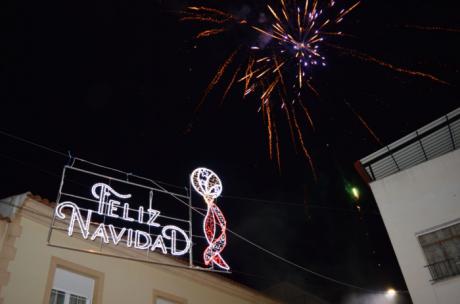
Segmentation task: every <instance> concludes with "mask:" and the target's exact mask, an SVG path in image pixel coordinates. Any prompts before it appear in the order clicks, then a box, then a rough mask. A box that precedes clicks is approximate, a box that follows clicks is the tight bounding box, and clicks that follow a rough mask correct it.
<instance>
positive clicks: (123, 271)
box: [0, 195, 279, 304]
mask: <svg viewBox="0 0 460 304" xmlns="http://www.w3.org/2000/svg"><path fill="white" fill-rule="evenodd" d="M22 200H24V201H22ZM18 201H19V203H18ZM2 203H4V204H6V205H13V206H14V205H17V206H21V207H20V208H17V209H18V210H17V212H15V214H14V215H11V216H8V217H4V218H2V219H1V220H0V303H5V304H25V303H43V304H90V303H91V304H104V303H107V304H108V303H110V304H115V303H120V304H121V303H123V304H126V303H133V304H138V303H139V304H140V303H150V304H184V303H187V304H194V303H196V304H206V303H209V304H215V303H218V304H235V303H242V304H250V303H267V304H272V303H273V304H275V303H279V302H277V301H275V300H273V299H271V298H268V297H266V296H264V295H262V294H261V293H258V292H256V291H254V290H251V289H250V288H247V287H245V286H242V285H240V284H237V283H235V282H233V281H230V280H227V279H225V278H223V277H222V276H218V275H215V274H212V273H208V272H203V271H194V270H189V269H184V268H180V267H177V268H176V267H171V266H168V267H166V266H159V265H155V264H150V263H142V262H139V261H134V260H129V259H117V258H113V257H107V256H103V255H97V254H90V253H86V252H79V251H78V250H68V249H63V248H59V247H56V246H49V245H48V244H47V235H48V233H49V226H50V221H51V219H52V215H53V208H52V205H51V204H49V203H47V201H43V200H41V199H37V198H35V197H32V196H30V195H21V196H16V197H12V198H10V199H9V200H3V201H2ZM54 233H55V235H54V237H56V238H57V239H58V241H59V243H61V244H63V245H68V246H69V247H75V248H89V249H91V248H94V250H95V251H97V243H95V242H92V241H89V240H84V239H79V238H69V237H68V236H67V233H66V231H60V232H59V231H58V232H54ZM109 250H113V252H112V253H113V254H118V253H117V252H116V251H117V250H122V251H125V252H124V256H126V255H128V256H129V255H130V256H132V258H133V259H135V258H136V255H137V252H136V251H135V250H132V249H130V248H112V249H109ZM153 255H154V257H153V259H154V260H155V261H157V262H158V263H167V264H171V263H172V264H175V265H177V266H181V265H182V266H183V264H181V262H180V261H177V260H174V259H172V258H170V257H168V256H165V255H162V254H158V253H153Z"/></svg>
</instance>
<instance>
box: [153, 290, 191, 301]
mask: <svg viewBox="0 0 460 304" xmlns="http://www.w3.org/2000/svg"><path fill="white" fill-rule="evenodd" d="M153 304H187V300H185V299H184V298H181V297H178V296H175V295H173V294H169V293H166V292H163V291H159V290H154V291H153Z"/></svg>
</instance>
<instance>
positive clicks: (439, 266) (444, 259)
mask: <svg viewBox="0 0 460 304" xmlns="http://www.w3.org/2000/svg"><path fill="white" fill-rule="evenodd" d="M418 240H419V242H420V245H421V246H422V249H423V253H424V254H425V257H426V260H427V262H428V265H427V266H426V267H427V268H428V270H429V271H430V274H431V277H432V280H433V281H436V280H440V279H444V278H447V277H452V276H456V275H460V223H456V224H454V225H450V226H448V227H445V228H441V229H438V230H436V231H433V232H430V233H426V234H422V235H419V236H418Z"/></svg>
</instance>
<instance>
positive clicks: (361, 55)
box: [327, 43, 450, 85]
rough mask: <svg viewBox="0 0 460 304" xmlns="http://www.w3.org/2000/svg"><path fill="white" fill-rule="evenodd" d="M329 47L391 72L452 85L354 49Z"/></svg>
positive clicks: (332, 45)
mask: <svg viewBox="0 0 460 304" xmlns="http://www.w3.org/2000/svg"><path fill="white" fill-rule="evenodd" d="M327 45H328V46H330V47H332V48H335V49H338V50H340V51H342V52H343V53H344V54H347V55H350V56H352V57H355V58H358V59H361V60H364V61H367V62H371V63H375V64H378V65H380V66H382V67H385V68H388V69H391V70H393V71H395V72H399V73H403V74H408V75H411V76H417V77H423V78H427V79H429V80H432V81H434V82H438V83H441V84H445V85H450V83H448V82H447V81H444V80H442V79H439V78H438V77H436V76H434V75H431V74H428V73H424V72H419V71H414V70H409V69H405V68H401V67H397V66H395V65H393V64H391V63H387V62H385V61H382V60H380V59H377V58H375V57H372V56H370V55H368V54H364V53H361V52H358V51H355V50H352V49H348V48H345V47H342V46H338V45H334V44H331V43H328V44H327Z"/></svg>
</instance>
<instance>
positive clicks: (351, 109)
mask: <svg viewBox="0 0 460 304" xmlns="http://www.w3.org/2000/svg"><path fill="white" fill-rule="evenodd" d="M345 104H346V105H347V106H348V108H349V109H350V111H351V112H352V113H353V114H354V115H355V116H356V117H357V118H358V119H359V121H360V122H361V124H362V125H363V126H364V128H366V130H367V131H368V132H369V133H370V134H371V135H372V137H373V138H374V140H375V141H376V142H377V143H378V144H379V145H381V146H383V143H382V141H381V140H380V138H379V137H378V136H377V135H376V134H375V132H374V131H373V130H372V129H371V128H370V127H369V125H368V124H367V122H366V121H365V120H364V118H363V117H362V116H361V115H359V114H358V112H356V111H355V109H353V107H352V106H351V104H350V103H349V102H345Z"/></svg>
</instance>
